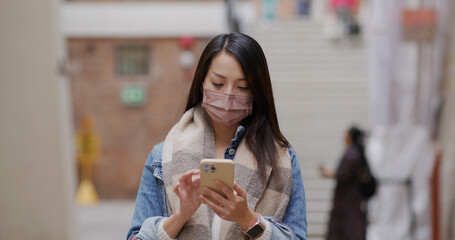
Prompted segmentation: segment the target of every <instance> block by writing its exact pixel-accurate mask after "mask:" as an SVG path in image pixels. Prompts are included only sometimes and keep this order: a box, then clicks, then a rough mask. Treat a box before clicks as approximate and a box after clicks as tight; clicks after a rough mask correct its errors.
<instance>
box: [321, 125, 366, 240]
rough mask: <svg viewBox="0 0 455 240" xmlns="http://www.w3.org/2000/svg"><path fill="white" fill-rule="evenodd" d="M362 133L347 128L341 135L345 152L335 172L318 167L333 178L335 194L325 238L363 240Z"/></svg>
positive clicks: (363, 158)
mask: <svg viewBox="0 0 455 240" xmlns="http://www.w3.org/2000/svg"><path fill="white" fill-rule="evenodd" d="M363 140H364V133H363V131H362V130H360V129H359V128H357V127H351V128H350V129H349V130H348V131H347V133H346V135H345V139H344V141H345V144H346V151H345V153H344V155H343V157H342V158H341V160H340V162H339V164H338V167H337V169H336V171H335V172H334V171H332V170H330V169H327V168H326V167H320V173H321V175H322V176H323V177H326V178H335V180H336V187H335V196H334V198H333V208H332V211H331V213H330V221H329V228H328V233H327V236H326V239H327V240H364V239H365V238H366V200H367V199H366V198H365V197H364V196H363V195H362V194H361V193H360V190H359V184H360V182H359V181H360V178H359V172H360V171H361V170H362V166H363V163H362V162H363V161H364V160H365V152H364V143H363Z"/></svg>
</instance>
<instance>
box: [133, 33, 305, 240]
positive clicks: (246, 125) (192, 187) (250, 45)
mask: <svg viewBox="0 0 455 240" xmlns="http://www.w3.org/2000/svg"><path fill="white" fill-rule="evenodd" d="M204 158H226V159H231V160H233V161H234V163H235V184H234V190H235V191H234V192H233V191H229V189H228V188H227V187H226V186H225V185H224V184H223V183H220V182H218V185H219V187H220V188H222V189H223V192H224V193H225V194H226V197H225V198H224V197H222V196H221V195H219V194H218V193H216V192H214V191H212V190H211V189H207V188H204V189H203V191H205V192H206V193H207V194H208V195H209V196H211V197H212V198H213V199H214V200H216V201H217V202H219V203H220V204H215V203H214V202H212V201H210V200H208V199H207V198H206V197H204V196H203V195H201V194H200V193H199V178H198V176H199V170H196V169H199V162H200V160H202V159H204ZM201 202H202V203H204V204H202V205H201ZM174 238H178V239H248V238H251V239H306V207H305V193H304V189H303V183H302V177H301V173H300V167H299V163H298V161H297V158H296V156H295V153H294V150H292V148H290V146H289V143H288V141H287V140H286V138H284V136H283V135H282V133H281V132H280V129H279V127H278V121H277V117H276V112H275V106H274V102H273V95H272V86H271V82H270V77H269V72H268V68H267V63H266V60H265V56H264V53H263V52H262V49H261V47H260V46H259V44H258V43H257V42H256V41H255V40H254V39H252V38H251V37H249V36H247V35H244V34H240V33H231V34H221V35H218V36H217V37H215V38H214V39H212V40H211V41H210V42H209V44H208V45H207V47H206V48H205V49H204V51H203V53H202V55H201V58H200V60H199V63H198V66H197V69H196V73H195V76H194V79H193V82H192V86H191V88H190V92H189V95H188V99H187V105H186V112H185V113H184V115H183V116H182V118H181V119H180V121H179V122H178V123H177V124H176V125H175V126H174V127H173V128H172V129H171V131H170V132H169V133H168V135H167V137H166V139H165V141H164V142H162V143H160V144H158V145H156V146H155V147H154V148H153V150H152V152H151V153H150V155H149V157H148V159H147V161H146V163H145V167H144V172H143V175H142V180H141V184H140V187H139V191H138V196H137V200H136V209H135V211H134V216H133V220H132V223H131V228H130V231H129V232H128V235H127V239H128V240H130V239H136V240H138V239H143V240H148V239H174Z"/></svg>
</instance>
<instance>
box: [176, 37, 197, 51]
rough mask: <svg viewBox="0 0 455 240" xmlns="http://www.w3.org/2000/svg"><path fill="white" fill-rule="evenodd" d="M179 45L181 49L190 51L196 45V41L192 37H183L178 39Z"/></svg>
mask: <svg viewBox="0 0 455 240" xmlns="http://www.w3.org/2000/svg"><path fill="white" fill-rule="evenodd" d="M179 43H180V46H181V47H182V48H183V49H190V48H192V47H193V46H194V44H195V43H196V39H195V38H194V37H192V36H183V37H180V38H179Z"/></svg>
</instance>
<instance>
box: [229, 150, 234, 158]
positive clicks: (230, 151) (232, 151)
mask: <svg viewBox="0 0 455 240" xmlns="http://www.w3.org/2000/svg"><path fill="white" fill-rule="evenodd" d="M234 154H235V149H233V148H231V149H229V155H231V156H232V155H234Z"/></svg>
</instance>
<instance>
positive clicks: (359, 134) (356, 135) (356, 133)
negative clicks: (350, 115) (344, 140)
mask: <svg viewBox="0 0 455 240" xmlns="http://www.w3.org/2000/svg"><path fill="white" fill-rule="evenodd" d="M348 134H349V137H350V138H351V141H352V145H353V146H354V147H355V148H357V149H358V150H359V152H360V156H361V157H362V161H367V158H366V156H365V145H364V140H365V133H364V131H362V130H361V129H360V128H358V127H357V126H352V127H351V128H349V130H348Z"/></svg>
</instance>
